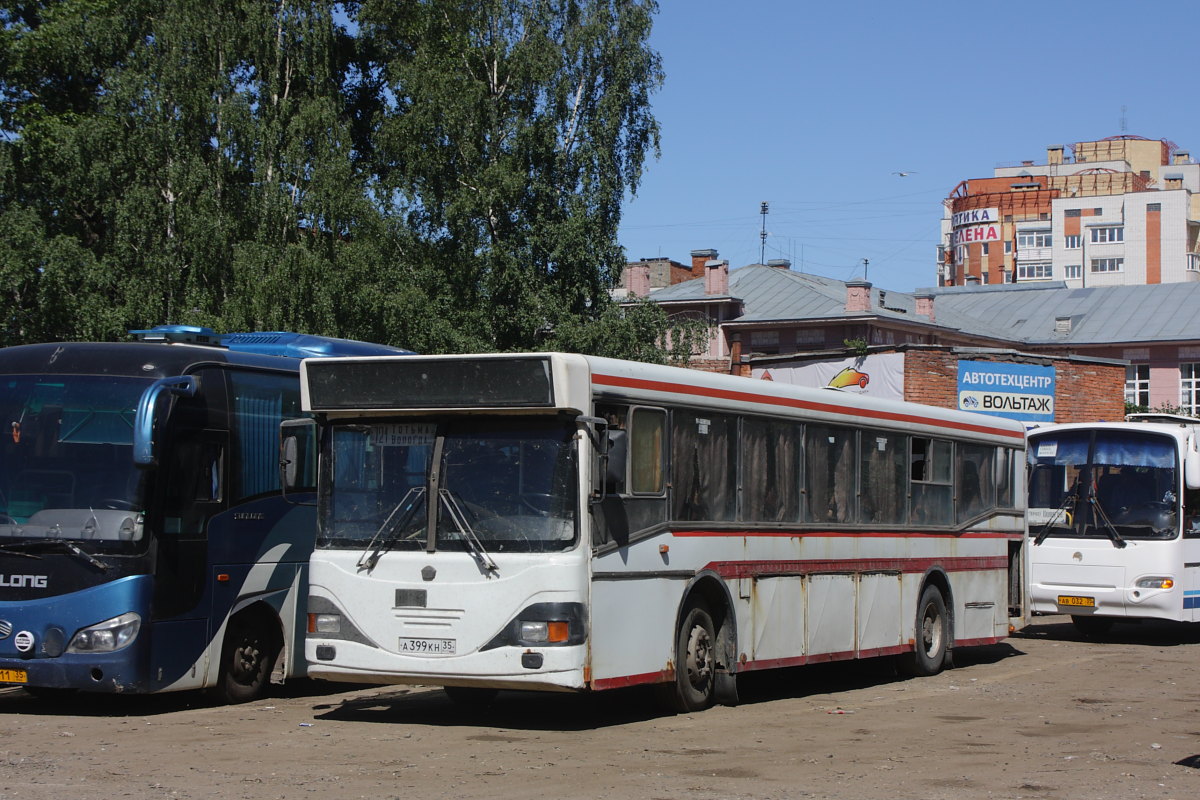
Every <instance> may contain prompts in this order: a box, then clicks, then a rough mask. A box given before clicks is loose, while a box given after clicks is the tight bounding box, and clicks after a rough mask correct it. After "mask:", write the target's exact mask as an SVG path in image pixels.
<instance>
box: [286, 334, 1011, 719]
mask: <svg viewBox="0 0 1200 800" xmlns="http://www.w3.org/2000/svg"><path fill="white" fill-rule="evenodd" d="M303 403H304V408H305V410H307V411H311V412H312V413H313V415H314V417H315V422H314V423H312V427H311V428H307V429H306V428H303V427H297V426H295V424H293V423H289V424H288V425H289V426H288V427H285V429H284V452H285V453H287V454H289V455H288V456H287V457H286V458H287V460H290V461H293V462H300V461H302V460H303V459H304V458H305V457H306V456H305V455H304V454H305V453H308V452H310V451H311V450H312V448H310V447H308V446H306V441H305V440H306V439H307V438H308V437H309V436H310V435H311V434H313V433H319V436H318V437H317V438H318V439H319V453H320V462H319V463H320V479H319V487H320V488H319V496H320V501H319V502H320V509H319V519H320V527H319V532H318V541H317V549H316V551H315V552H314V554H313V557H312V560H311V565H310V571H309V593H310V594H309V608H308V611H309V632H308V637H307V642H306V656H307V659H308V661H309V665H310V667H309V674H310V675H314V676H316V677H322V678H329V679H334V680H343V681H355V682H364V683H420V684H430V685H441V686H445V687H447V691H448V693H450V694H451V696H452V697H455V698H456V699H460V700H462V699H469V700H475V701H478V700H480V699H483V698H486V697H487V696H489V694H490V693H492V692H494V691H495V690H497V689H538V690H587V689H591V690H602V689H612V688H618V687H625V686H633V685H638V684H657V685H658V686H659V687H660V693H661V695H662V696H663V699H664V700H665V701H667V703H668V704H669V705H670V706H672V707H674V708H676V709H681V710H691V709H698V708H703V707H705V706H707V705H709V704H711V703H713V702H725V703H729V702H735V701H736V698H737V689H736V677H737V675H738V674H740V673H743V672H748V671H751V670H760V669H768V668H775V667H787V666H795V665H801V664H808V663H814V662H821V661H832V660H838V659H851V658H865V657H874V656H896V657H898V658H899V660H900V663H901V664H902V665H903V666H904V667H905V668H906V669H907V670H908V671H909V672H911V673H914V674H933V673H936V672H938V671H940V670H941V669H942V668H943V667H944V666H946V665H947V664H948V663H949V661H950V656H951V652H952V650H953V649H954V648H956V647H963V646H969V645H980V644H990V643H995V642H998V641H1000V640H1002V639H1003V638H1004V637H1005V636H1007V635H1008V633H1009V632H1010V631H1011V629H1012V627H1011V626H1012V625H1014V624H1023V621H1024V619H1025V613H1026V612H1025V598H1024V595H1023V588H1022V584H1023V577H1022V575H1023V563H1024V559H1025V554H1024V551H1023V549H1022V547H1023V543H1024V530H1025V526H1024V513H1023V506H1024V498H1025V491H1024V452H1023V448H1024V430H1023V428H1022V426H1021V425H1020V424H1018V423H1015V422H1011V421H1008V420H1003V419H998V418H993V417H985V416H979V415H974V414H968V413H964V412H959V411H954V410H947V409H940V408H933V407H927V406H919V405H913V404H908V403H900V402H893V401H884V400H876V399H871V398H868V397H863V396H860V395H855V394H850V393H844V392H840V391H836V390H811V389H804V388H800V387H795V386H789V385H783V384H776V383H773V382H770V381H761V380H753V379H748V378H740V377H733V376H728V375H715V374H710V373H704V372H698V371H694V370H686V369H680V368H674V367H663V366H655V365H650V364H641V363H633V362H626V361H618V360H613V359H605V358H596V357H589V356H583V355H571V354H559V353H545V354H524V355H512V354H500V355H472V356H430V357H424V356H408V357H404V358H395V359H393V358H350V359H321V360H319V361H318V360H313V361H306V362H305V363H304V365H303ZM294 466H299V464H298V463H297V464H295V465H294ZM289 469H290V467H289Z"/></svg>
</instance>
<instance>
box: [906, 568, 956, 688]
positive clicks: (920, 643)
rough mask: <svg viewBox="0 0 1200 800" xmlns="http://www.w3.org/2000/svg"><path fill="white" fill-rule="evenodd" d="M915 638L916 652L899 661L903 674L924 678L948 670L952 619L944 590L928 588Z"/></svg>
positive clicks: (918, 614) (920, 604) (921, 604)
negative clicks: (946, 668)
mask: <svg viewBox="0 0 1200 800" xmlns="http://www.w3.org/2000/svg"><path fill="white" fill-rule="evenodd" d="M915 638H916V641H914V642H913V651H912V652H911V653H905V654H904V655H902V656H900V658H899V661H898V662H897V665H898V667H899V668H900V671H901V672H902V673H904V674H905V675H912V676H917V677H924V676H929V675H937V674H938V673H939V672H941V671H942V670H943V669H945V667H946V666H947V665H948V663H949V661H950V616H949V614H947V613H946V601H945V599H944V598H943V597H942V591H941V589H939V588H938V587H936V586H934V585H933V584H930V585H928V586H926V587H925V591H923V592H921V602H919V603H917V626H916V637H915Z"/></svg>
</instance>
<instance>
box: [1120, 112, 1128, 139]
mask: <svg viewBox="0 0 1200 800" xmlns="http://www.w3.org/2000/svg"><path fill="white" fill-rule="evenodd" d="M1127 130H1129V126H1128V125H1126V124H1125V106H1121V133H1125V131H1127Z"/></svg>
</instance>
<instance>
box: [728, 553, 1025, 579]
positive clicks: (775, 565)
mask: <svg viewBox="0 0 1200 800" xmlns="http://www.w3.org/2000/svg"><path fill="white" fill-rule="evenodd" d="M934 567H941V568H942V569H944V570H946V571H947V572H983V571H987V570H998V569H1005V570H1006V569H1008V557H1007V556H960V557H957V558H939V557H936V556H935V557H926V558H838V559H832V558H831V559H812V560H807V559H806V560H803V561H799V560H789V561H710V562H709V563H708V564H707V565H706V566H705V567H704V569H706V570H710V571H712V572H715V573H717V575H719V576H720V577H722V578H754V577H758V576H760V575H808V574H811V573H827V572H907V573H925V572H928V571H929V570H931V569H933V568H934Z"/></svg>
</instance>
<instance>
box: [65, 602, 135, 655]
mask: <svg viewBox="0 0 1200 800" xmlns="http://www.w3.org/2000/svg"><path fill="white" fill-rule="evenodd" d="M141 627H142V618H141V617H140V616H138V615H137V614H135V613H133V612H132V611H130V612H129V613H127V614H122V615H121V616H119V617H113V618H112V619H108V620H105V621H104V622H98V623H96V624H95V625H91V626H89V627H87V628H83V629H81V630H78V631H76V632H75V635H74V636H73V637H72V638H71V644H69V645H68V646H67V652H68V653H111V652H113V651H115V650H120V649H121V648H122V647H127V646H129V645H130V644H131V643H132V642H133V640H134V639H136V638H137V635H138V631H139V630H140V629H141Z"/></svg>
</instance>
